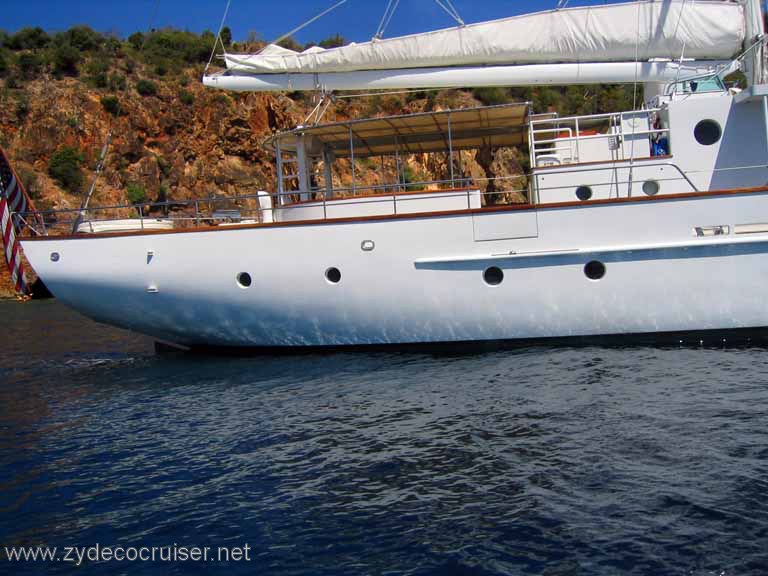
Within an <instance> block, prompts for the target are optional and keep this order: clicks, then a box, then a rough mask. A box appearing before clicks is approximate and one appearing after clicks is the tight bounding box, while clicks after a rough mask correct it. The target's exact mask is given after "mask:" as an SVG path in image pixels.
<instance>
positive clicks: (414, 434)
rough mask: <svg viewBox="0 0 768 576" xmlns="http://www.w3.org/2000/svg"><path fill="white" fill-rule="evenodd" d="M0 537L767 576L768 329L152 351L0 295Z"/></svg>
mask: <svg viewBox="0 0 768 576" xmlns="http://www.w3.org/2000/svg"><path fill="white" fill-rule="evenodd" d="M0 313H2V317H3V320H4V322H3V326H4V328H5V330H4V337H3V345H2V352H0V382H1V384H0V547H5V546H21V545H30V546H50V547H53V546H56V547H57V549H59V550H61V549H62V548H63V547H73V546H95V545H96V544H98V545H100V546H102V547H104V546H107V547H119V546H123V547H142V546H144V547H152V546H154V547H163V546H165V547H170V546H173V545H174V544H175V545H176V546H177V547H181V546H187V547H192V546H209V547H212V548H213V549H218V547H243V546H245V545H248V547H249V560H247V561H246V560H241V561H239V562H234V561H230V562H219V561H218V560H216V561H210V560H209V561H208V562H207V563H206V562H202V561H198V562H194V561H186V562H179V561H177V562H162V561H159V560H156V561H155V562H152V561H146V562H141V561H135V562H127V561H124V562H115V561H109V562H104V561H102V562H94V561H87V560H86V561H85V562H84V564H83V566H81V567H79V568H78V567H77V566H76V565H75V564H74V563H73V562H67V561H63V560H61V559H60V560H56V561H47V562H42V561H37V562H32V561H29V562H23V563H22V562H9V561H8V560H7V559H6V558H5V553H4V551H3V549H2V548H0V573H8V574H38V573H55V574H59V573H65V574H66V573H75V572H77V573H78V574H90V573H98V574H182V573H184V574H185V573H226V574H259V575H261V574H264V575H269V574H281V575H282V574H306V575H323V574H329V575H330V574H333V575H337V574H342V575H346V574H349V575H358V574H416V575H426V574H441V575H442V574H448V575H467V574H478V575H490V574H547V575H565V574H568V575H570V574H579V575H581V574H585V575H591V574H606V575H609V574H610V575H614V574H643V575H645V574H654V575H666V574H680V575H702V576H703V575H713V576H715V575H717V576H719V575H722V576H730V575H734V576H736V575H747V574H768V355H767V354H766V351H765V350H763V349H746V348H738V349H708V348H698V349H697V348H684V349H658V348H652V347H634V348H598V347H586V348H585V347H580V348H568V347H557V348H555V347H551V348H550V347H535V348H528V349H521V350H514V351H499V352H494V353H486V354H477V355H467V356H456V355H453V356H445V355H443V356H432V355H423V354H422V355H415V354H397V353H391V354H383V353H377V354H360V353H357V354H340V355H317V356H301V357H296V358H285V357H281V358H272V357H260V358H212V357H189V356H180V357H159V356H155V355H154V353H153V348H152V342H151V341H150V340H148V339H145V338H143V337H140V336H135V335H131V334H128V333H125V332H121V331H117V330H113V329H111V328H107V327H104V326H100V325H97V324H94V323H92V322H90V321H87V320H85V319H83V318H81V317H79V316H77V315H76V314H74V313H72V312H69V311H68V310H66V309H64V308H63V307H61V306H60V305H58V304H56V303H53V302H48V303H33V304H26V305H20V304H15V303H9V304H2V305H0Z"/></svg>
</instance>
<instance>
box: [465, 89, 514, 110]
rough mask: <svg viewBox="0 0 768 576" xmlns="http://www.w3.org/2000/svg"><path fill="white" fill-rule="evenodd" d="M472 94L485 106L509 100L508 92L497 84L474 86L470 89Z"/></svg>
mask: <svg viewBox="0 0 768 576" xmlns="http://www.w3.org/2000/svg"><path fill="white" fill-rule="evenodd" d="M472 96H474V97H475V99H477V100H480V102H482V103H483V104H485V105H486V106H495V105H496V104H506V103H507V102H509V92H508V91H507V90H506V89H504V88H499V87H498V86H487V87H484V88H475V89H474V90H472Z"/></svg>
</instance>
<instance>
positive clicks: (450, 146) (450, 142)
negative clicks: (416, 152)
mask: <svg viewBox="0 0 768 576" xmlns="http://www.w3.org/2000/svg"><path fill="white" fill-rule="evenodd" d="M448 154H449V157H450V159H451V188H456V184H455V183H454V181H453V134H452V132H451V113H450V112H448Z"/></svg>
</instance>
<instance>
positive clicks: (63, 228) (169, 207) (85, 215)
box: [12, 161, 766, 236]
mask: <svg viewBox="0 0 768 576" xmlns="http://www.w3.org/2000/svg"><path fill="white" fill-rule="evenodd" d="M643 166H644V167H654V166H655V167H660V168H661V167H663V168H670V169H671V170H672V171H673V172H675V174H674V175H664V176H662V175H659V176H658V177H657V178H654V179H655V180H656V181H658V182H664V181H668V182H672V181H677V182H681V183H684V184H686V185H687V186H688V188H689V190H690V191H691V192H698V191H699V188H698V187H697V186H696V185H695V183H694V181H693V180H692V179H691V176H692V175H699V174H702V173H706V172H709V173H718V172H733V171H739V170H742V171H749V170H765V169H766V165H754V166H732V167H725V168H714V169H708V170H691V171H687V172H686V171H683V170H682V169H681V168H680V167H679V166H677V165H676V164H675V163H674V162H669V161H664V162H662V161H660V162H648V163H643ZM607 170H609V171H613V172H615V170H616V166H613V165H610V166H599V167H586V166H585V167H580V168H579V169H578V170H577V171H578V172H579V173H582V172H583V173H593V174H596V173H599V172H601V171H607ZM573 171H574V167H568V166H564V167H553V168H551V169H548V170H547V174H556V173H567V172H573ZM623 172H624V173H626V174H627V176H626V177H625V178H622V177H620V178H618V179H616V178H614V179H613V180H612V181H611V183H612V185H613V186H615V187H616V190H619V189H622V187H623V186H624V185H629V194H631V186H632V172H631V170H628V169H627V170H623ZM525 179H526V178H525V176H523V175H519V174H518V175H510V176H496V177H490V178H489V177H483V178H480V177H477V178H469V177H467V178H454V179H451V180H430V181H420V182H408V183H405V184H403V183H400V184H394V185H371V186H369V187H366V188H362V187H360V186H355V187H354V188H352V187H340V188H335V189H333V191H332V194H327V192H326V190H325V189H322V190H314V191H312V194H311V196H313V197H311V198H308V199H307V200H305V201H299V200H297V198H298V197H299V195H301V193H300V192H290V191H286V192H284V193H283V195H284V196H285V197H287V199H290V200H292V202H288V203H284V204H283V205H279V204H278V203H277V202H274V203H273V205H272V206H265V205H263V204H262V203H261V202H260V200H263V199H264V197H265V196H269V197H270V199H275V200H276V199H277V198H278V195H277V194H271V195H269V194H266V193H264V192H262V193H260V194H247V195H239V196H221V197H205V198H196V199H189V200H168V201H162V202H151V203H143V204H139V205H137V204H129V203H125V204H113V205H104V206H91V207H89V208H88V209H87V210H86V211H83V210H81V209H80V208H65V209H56V210H39V211H35V212H26V213H13V214H12V218H13V219H14V222H15V224H16V226H17V229H21V230H22V234H27V235H43V236H55V235H66V234H71V233H72V226H73V224H74V223H76V222H78V223H79V229H78V230H75V233H88V232H93V233H97V232H100V231H102V230H101V227H100V225H102V224H114V223H115V222H129V223H135V224H134V225H133V226H132V227H131V228H132V229H135V230H147V229H152V228H154V227H155V225H156V224H158V223H172V225H173V228H182V229H183V228H196V227H201V226H206V225H207V226H212V227H213V226H232V225H239V224H252V223H257V222H273V221H280V220H281V219H284V218H283V215H286V214H291V212H292V211H294V210H304V209H306V208H307V206H308V205H309V206H313V205H314V206H322V215H316V213H313V214H312V216H311V218H310V219H319V220H323V219H328V218H329V215H328V207H329V205H331V204H333V203H334V202H337V201H339V200H343V201H344V203H345V205H346V206H356V205H363V204H365V205H366V206H367V207H369V208H370V206H371V205H372V204H374V205H377V204H389V205H391V209H390V210H389V212H388V213H389V214H393V215H396V214H398V213H403V212H410V213H414V212H418V211H420V210H416V211H413V210H411V211H409V210H407V208H408V207H409V206H414V205H416V203H419V202H424V201H428V200H434V199H445V198H462V199H463V200H462V203H465V205H462V206H459V205H458V204H457V205H456V207H455V209H456V210H462V209H467V208H473V207H476V205H477V199H478V198H479V199H480V202H479V204H480V205H481V206H491V205H504V204H531V205H546V203H541V202H540V200H539V199H540V197H541V196H542V193H545V192H546V191H548V190H557V191H562V190H563V189H566V188H572V187H573V185H572V184H568V185H563V184H562V183H561V184H559V185H549V186H542V187H536V186H533V184H531V186H529V187H525V188H523V187H520V186H519V183H520V181H521V180H525ZM531 180H533V179H531ZM584 182H586V184H584V185H587V186H590V185H592V186H605V181H604V180H603V181H601V180H600V179H599V178H596V179H595V180H594V181H592V180H591V179H587V178H585V179H584ZM590 182H592V184H590ZM580 184H581V182H580ZM439 186H445V187H447V186H450V188H443V189H440V188H439ZM430 187H438V188H430ZM403 188H405V191H404V192H403V191H402V190H401V189H403ZM398 190H400V191H398ZM353 191H354V195H348V194H350V193H352V192H353ZM368 191H370V192H372V193H373V194H366V192H368ZM473 200H474V201H475V204H474V205H473ZM585 204H588V201H586V202H585ZM423 206H425V207H426V206H427V204H426V203H424V204H423ZM451 209H454V208H451ZM424 211H425V212H426V211H433V210H430V209H429V208H427V209H425V210H424ZM286 219H289V218H286Z"/></svg>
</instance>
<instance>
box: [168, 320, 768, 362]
mask: <svg viewBox="0 0 768 576" xmlns="http://www.w3.org/2000/svg"><path fill="white" fill-rule="evenodd" d="M538 346H540V347H567V348H586V347H600V348H642V347H654V348H768V327H760V328H737V329H730V330H694V331H677V332H649V333H643V334H609V335H603V336H568V337H554V338H525V339H514V340H480V341H463V342H421V343H415V344H360V345H345V346H256V347H235V346H233V347H228V346H193V347H185V346H180V345H176V344H173V343H170V342H159V341H158V342H155V352H156V353H158V354H161V355H165V354H183V355H188V354H192V355H208V356H242V357H247V356H297V355H307V354H339V353H350V352H362V353H371V352H386V353H412V354H439V355H450V356H460V355H464V354H478V353H485V352H497V351H500V350H516V349H520V348H531V347H538Z"/></svg>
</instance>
